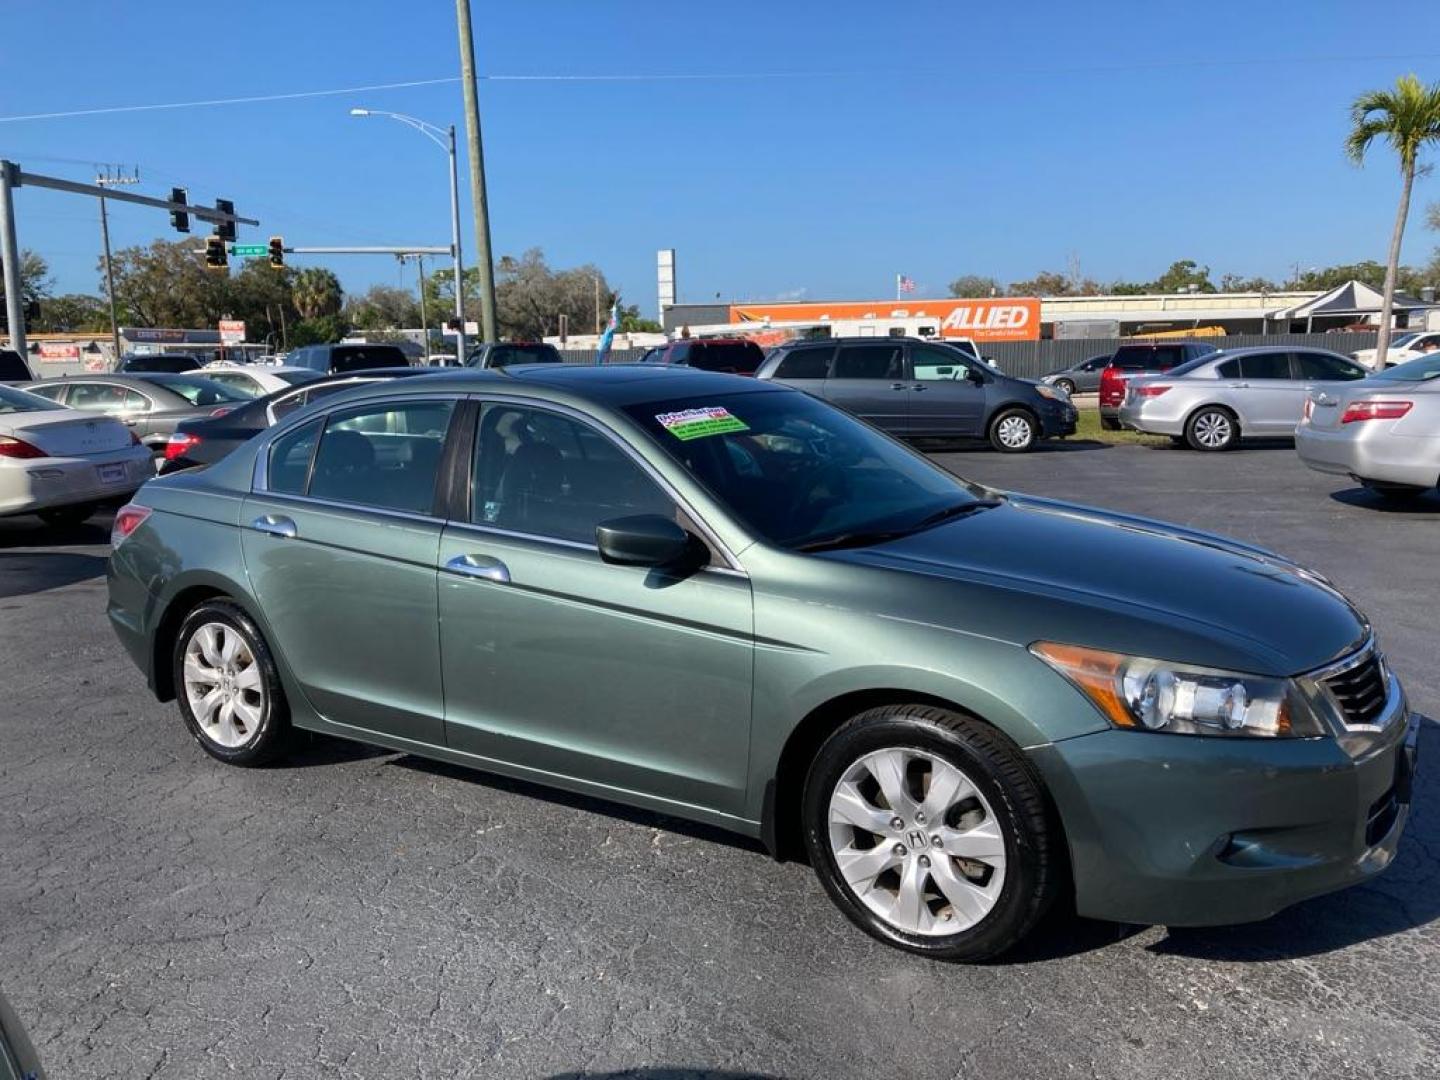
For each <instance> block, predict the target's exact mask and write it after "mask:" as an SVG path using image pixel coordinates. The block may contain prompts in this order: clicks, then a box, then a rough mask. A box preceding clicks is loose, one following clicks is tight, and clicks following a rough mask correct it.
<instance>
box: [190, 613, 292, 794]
mask: <svg viewBox="0 0 1440 1080" xmlns="http://www.w3.org/2000/svg"><path fill="white" fill-rule="evenodd" d="M174 664H175V686H176V689H177V691H178V693H177V695H176V697H177V698H178V700H179V705H180V715H181V716H182V717H184V719H185V725H186V727H188V728H189V729H190V733H191V734H192V735H194V736H195V740H196V742H198V743H199V744H200V745H201V746H202V747H203V748H204V749H205V752H206V753H208V754H209V755H210V756H211V757H214V758H218V759H219V760H220V761H223V762H225V763H226V764H229V765H262V764H264V763H265V762H267V761H270V760H271V759H273V758H274V757H275V756H276V755H277V754H279V753H280V752H281V751H282V750H283V749H284V747H285V743H286V741H287V738H288V736H289V734H290V710H289V707H288V706H287V704H286V702H285V692H284V690H283V689H282V688H281V686H280V676H279V673H278V672H277V671H276V669H275V662H274V660H272V659H271V657H270V650H269V649H268V648H266V646H265V639H264V638H262V637H261V636H260V631H259V629H258V628H257V627H256V626H255V624H254V623H253V622H252V621H251V620H250V617H249V616H248V615H246V614H245V612H244V611H242V610H241V609H240V608H239V607H238V606H236V605H235V604H232V603H229V602H228V601H223V600H212V601H207V602H206V603H203V604H201V605H200V606H199V607H197V608H196V609H195V610H194V611H192V612H190V614H189V615H187V616H186V617H185V621H184V623H183V624H181V627H180V633H179V635H178V636H177V637H176V639H175V656H174Z"/></svg>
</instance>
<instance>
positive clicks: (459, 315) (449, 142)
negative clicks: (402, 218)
mask: <svg viewBox="0 0 1440 1080" xmlns="http://www.w3.org/2000/svg"><path fill="white" fill-rule="evenodd" d="M350 115H351V116H388V117H389V118H390V119H391V120H399V121H400V123H402V124H407V125H408V126H410V127H412V128H414V129H415V130H416V131H418V132H420V134H422V135H424V136H425V137H426V138H427V139H429V140H430V141H431V142H433V143H434V144H435V145H436V146H438V147H440V149H442V150H444V151H445V152H446V153H447V154H449V155H450V257H451V258H452V259H453V260H454V267H455V318H456V321H457V322H458V323H459V326H458V328H457V329H456V331H455V360H456V363H458V364H461V365H463V364H464V363H465V269H464V267H463V265H462V264H461V259H460V176H459V166H458V165H457V164H456V158H455V125H454V124H451V125H450V127H449V128H448V129H446V130H442V129H441V128H439V127H436V126H435V125H434V124H430V123H426V122H425V121H424V120H418V119H416V118H415V117H413V116H406V115H405V114H404V113H397V112H386V111H385V110H383V109H360V108H355V109H351V110H350ZM442 136H443V137H442ZM422 288H423V285H422ZM420 302H421V303H422V304H423V303H424V302H425V298H424V296H423V295H422V296H421V298H420ZM426 347H427V349H428V347H429V343H428V342H427V343H426Z"/></svg>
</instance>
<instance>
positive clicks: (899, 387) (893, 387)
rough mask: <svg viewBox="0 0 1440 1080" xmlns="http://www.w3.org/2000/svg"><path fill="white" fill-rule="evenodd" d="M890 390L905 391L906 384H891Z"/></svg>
mask: <svg viewBox="0 0 1440 1080" xmlns="http://www.w3.org/2000/svg"><path fill="white" fill-rule="evenodd" d="M890 389H891V390H904V389H905V384H904V383H898V382H892V383H891V384H890Z"/></svg>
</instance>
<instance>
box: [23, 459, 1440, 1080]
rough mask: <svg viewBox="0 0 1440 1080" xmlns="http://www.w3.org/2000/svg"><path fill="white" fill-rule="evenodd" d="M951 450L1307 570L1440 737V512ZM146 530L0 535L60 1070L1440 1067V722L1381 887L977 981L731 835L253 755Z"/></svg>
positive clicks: (396, 768)
mask: <svg viewBox="0 0 1440 1080" xmlns="http://www.w3.org/2000/svg"><path fill="white" fill-rule="evenodd" d="M939 459H940V460H941V461H943V462H944V463H945V464H946V465H947V466H948V467H950V468H953V469H955V470H956V471H957V472H960V473H962V474H965V475H969V476H972V477H974V478H975V479H978V480H982V481H985V482H987V483H993V484H995V485H997V486H1000V487H1014V488H1016V489H1018V490H1023V491H1030V492H1035V493H1039V494H1047V495H1057V496H1060V497H1065V498H1071V499H1074V500H1076V501H1080V502H1090V503H1095V504H1098V505H1103V506H1111V507H1116V508H1119V509H1124V510H1129V511H1135V512H1140V513H1146V514H1152V515H1155V516H1158V517H1162V518H1168V519H1171V520H1176V521H1181V522H1185V523H1187V524H1193V525H1198V526H1201V527H1204V528H1209V529H1214V530H1216V531H1220V532H1225V533H1229V534H1231V535H1234V536H1237V537H1240V538H1242V539H1245V540H1250V541H1255V542H1259V543H1262V544H1265V545H1267V546H1270V547H1273V548H1275V549H1277V550H1279V551H1281V552H1284V553H1286V554H1289V555H1292V556H1295V557H1298V558H1299V559H1301V561H1303V562H1305V563H1307V564H1309V565H1311V566H1314V567H1315V568H1316V569H1319V570H1321V571H1322V572H1324V573H1326V574H1327V575H1329V576H1330V577H1331V578H1332V579H1333V580H1334V581H1335V582H1336V583H1337V584H1338V585H1339V586H1340V587H1341V588H1342V589H1344V590H1345V591H1346V592H1348V593H1349V594H1350V595H1351V596H1352V597H1353V598H1354V599H1355V600H1357V601H1358V602H1359V603H1360V605H1361V606H1362V607H1363V608H1364V609H1365V610H1366V611H1367V612H1368V613H1369V614H1370V615H1371V617H1372V619H1373V620H1374V622H1375V624H1376V628H1377V630H1378V633H1379V636H1380V640H1381V644H1382V647H1384V648H1385V649H1386V650H1387V652H1388V654H1389V657H1390V660H1391V663H1392V665H1393V667H1394V668H1395V670H1396V671H1397V672H1398V673H1399V674H1400V675H1401V677H1402V678H1403V679H1404V680H1405V683H1406V686H1407V688H1408V690H1409V692H1410V696H1411V701H1412V704H1413V705H1414V706H1415V707H1416V708H1418V709H1421V710H1422V711H1425V712H1427V713H1429V714H1431V715H1440V671H1437V669H1436V667H1435V657H1436V648H1435V618H1434V602H1435V600H1436V598H1437V596H1440V564H1437V562H1436V560H1435V552H1436V551H1437V541H1440V497H1437V496H1431V497H1430V498H1429V499H1428V500H1426V501H1425V502H1424V503H1422V504H1421V505H1420V507H1419V508H1418V509H1415V510H1412V511H1409V512H1395V511H1388V510H1384V509H1381V508H1380V507H1379V504H1378V503H1376V502H1374V501H1373V500H1371V499H1370V497H1369V496H1366V495H1363V494H1361V493H1358V492H1356V491H1353V490H1350V485H1349V484H1348V483H1347V482H1345V481H1343V480H1337V479H1334V478H1329V477H1322V476H1319V475H1317V474H1314V473H1310V472H1308V471H1307V470H1305V469H1304V468H1303V467H1302V466H1300V464H1299V463H1298V461H1297V460H1296V459H1295V456H1294V453H1293V451H1292V450H1290V449H1288V448H1284V447H1281V448H1262V449H1249V450H1245V451H1241V452H1237V453H1232V454H1226V455H1200V454H1194V453H1186V452H1181V451H1173V450H1170V449H1152V448H1145V447H1133V446H1132V447H1117V448H1113V449H1100V448H1089V449H1087V448H1085V446H1084V444H1081V445H1080V446H1079V447H1078V448H1072V447H1065V448H1060V449H1053V450H1047V451H1043V452H1038V453H1035V454H1032V455H1029V456H1024V457H1005V456H1001V455H997V454H993V453H990V452H986V451H976V452H968V451H967V452H956V453H944V454H941V455H939ZM1337 493H1338V495H1337ZM108 526H109V521H108V518H103V517H102V518H97V519H96V521H95V523H94V524H92V525H91V526H89V527H86V528H83V529H79V530H73V531H71V532H69V533H66V534H54V533H50V532H48V531H46V530H43V529H42V528H41V527H40V526H39V525H38V523H35V522H33V521H32V520H31V519H13V520H6V521H0V990H3V992H4V993H5V995H6V996H7V997H8V998H9V999H10V1001H11V1004H12V1005H14V1007H15V1008H16V1010H17V1011H18V1012H19V1014H20V1016H21V1018H22V1019H23V1020H24V1022H25V1024H26V1025H27V1027H28V1029H29V1031H30V1033H31V1035H32V1037H33V1039H34V1042H35V1043H36V1046H37V1048H38V1049H39V1051H40V1054H41V1056H42V1060H43V1061H44V1063H45V1065H46V1068H47V1069H48V1071H49V1072H50V1075H51V1076H52V1077H55V1078H57V1080H58V1078H62V1077H64V1078H69V1077H76V1078H85V1077H107V1078H111V1077H114V1078H132V1077H134V1078H139V1077H155V1078H165V1080H168V1078H192V1077H209V1076H222V1075H235V1076H244V1077H261V1078H277V1080H278V1078H282V1077H283V1078H286V1080H299V1078H304V1077H334V1078H350V1077H357V1078H358V1077H378V1076H406V1077H410V1076H414V1077H458V1076H487V1077H559V1076H564V1077H577V1078H578V1077H582V1076H583V1077H590V1078H596V1077H601V1076H606V1077H608V1076H616V1077H618V1076H627V1077H635V1078H648V1080H660V1078H662V1077H665V1078H679V1077H693V1078H699V1077H713V1076H727V1077H732V1078H736V1080H739V1078H742V1077H752V1076H753V1077H794V1078H801V1077H815V1078H821V1077H826V1078H829V1077H849V1076H897V1077H912V1078H917V1080H949V1078H953V1080H961V1078H966V1077H977V1078H978V1077H984V1078H987V1080H1004V1078H1011V1077H1015V1078H1024V1080H1045V1078H1050V1077H1102V1078H1111V1077H1114V1078H1121V1077H1124V1078H1141V1080H1149V1078H1154V1080H1174V1078H1190V1077H1197V1078H1198V1077H1251V1076H1262V1075H1263V1076H1266V1077H1271V1078H1276V1080H1284V1078H1292V1077H1308V1076H1324V1077H1326V1078H1327V1080H1349V1078H1355V1080H1361V1078H1370V1077H1375V1076H1385V1077H1387V1078H1390V1080H1402V1078H1414V1080H1420V1078H1425V1077H1434V1076H1435V1075H1437V1073H1440V993H1437V992H1436V990H1435V986H1436V984H1437V979H1440V929H1437V925H1440V924H1437V922H1436V919H1437V917H1440V865H1437V861H1436V859H1437V855H1440V819H1437V812H1436V795H1437V791H1436V788H1437V783H1436V779H1435V777H1436V775H1437V768H1440V766H1437V764H1436V763H1437V761H1440V733H1437V730H1436V728H1435V727H1434V726H1433V725H1431V726H1427V728H1426V729H1425V730H1424V731H1423V732H1422V736H1421V756H1420V770H1419V775H1418V777H1417V783H1416V808H1415V812H1414V814H1413V816H1412V818H1411V823H1410V826H1409V830H1408V832H1407V834H1406V837H1405V840H1404V842H1403V843H1402V846H1401V849H1400V854H1399V857H1398V859H1397V861H1396V863H1395V864H1394V865H1393V866H1392V867H1391V868H1390V870H1389V871H1388V872H1387V873H1386V874H1384V875H1383V876H1382V877H1380V878H1379V879H1378V880H1376V881H1375V882H1373V883H1371V884H1369V885H1366V886H1364V887H1360V888H1356V889H1352V890H1350V891H1348V892H1345V893H1341V894H1338V895H1335V896H1330V897H1325V898H1322V899H1319V900H1314V901H1311V902H1308V903H1305V904H1303V905H1300V906H1298V907H1296V908H1293V909H1291V910H1290V911H1288V912H1285V913H1282V914H1281V915H1279V916H1277V917H1276V918H1274V919H1271V920H1269V921H1268V922H1265V923H1261V924H1257V925H1253V926H1246V927H1236V928H1227V929H1218V930H1189V931H1176V932H1173V933H1171V932H1167V931H1166V930H1165V929H1164V928H1140V927H1130V926H1119V925H1114V924H1106V923H1095V922H1082V921H1077V920H1075V919H1073V918H1067V917H1056V918H1052V919H1051V920H1049V922H1048V923H1047V924H1046V925H1045V926H1044V927H1043V928H1042V930H1041V932H1040V934H1039V935H1038V936H1037V938H1036V939H1035V940H1034V941H1032V942H1031V943H1029V944H1028V945H1027V946H1025V947H1024V948H1023V949H1022V950H1021V951H1020V952H1018V953H1016V954H1014V955H1012V956H1011V957H1008V958H1006V959H1004V960H1002V961H1001V962H997V963H993V964H989V965H985V966H978V967H969V968H967V967H956V966H946V965H941V964H934V963H929V962H926V961H923V960H920V959H918V958H914V957H910V956H907V955H904V954H901V953H898V952H895V951H892V950H890V949H887V948H885V947H884V946H881V945H879V944H878V943H876V942H873V941H871V940H870V939H869V938H867V937H865V936H864V935H862V934H861V933H860V932H859V931H857V930H854V929H852V928H851V927H850V926H849V924H848V923H846V922H845V921H844V919H843V918H842V917H841V916H840V914H839V913H838V912H837V911H836V910H834V909H833V908H832V907H831V905H830V904H829V903H828V902H827V900H826V899H825V897H824V895H823V893H822V891H821V889H820V887H819V885H818V883H817V882H816V881H815V880H814V879H813V877H812V875H811V874H810V872H809V870H808V869H807V868H806V867H804V866H801V865H796V864H787V865H777V864H775V863H774V862H772V861H771V860H770V859H769V858H768V857H766V856H765V855H764V854H763V853H761V852H760V850H759V849H758V848H757V847H755V846H753V845H751V844H749V843H748V842H746V841H742V840H739V839H735V838H730V837H727V836H725V835H724V834H721V833H719V832H716V831H713V830H710V829H708V828H704V827H700V826H692V825H688V824H685V823H682V822H678V821H674V820H671V819H667V818H661V817H657V816H655V815H652V814H647V813H644V812H640V811H632V810H628V809H625V808H621V807H616V806H613V805H611V804H606V803H601V802H598V801H594V800H590V799H584V798H579V797H575V796H570V795H564V794H555V793H549V792H545V791H543V790H542V789H539V788H534V787H531V786H528V785H525V784H521V783H516V782H511V781H506V780H499V779H496V778H493V777H487V776H485V775H482V774H479V773H469V772H465V771H463V770H460V769H458V768H452V767H450V766H445V765H437V764H433V763H428V762H425V761H422V760H419V759H416V758H413V757H408V756H405V755H399V754H393V753H389V752H379V751H373V750H369V749H366V748H364V747H360V746H356V745H352V744H346V743H341V742H337V741H331V740H314V741H311V742H309V743H308V744H307V745H306V746H305V747H304V748H303V750H302V752H301V753H300V754H298V755H297V756H296V757H295V758H294V759H292V760H290V761H288V762H286V763H284V764H283V765H281V766H278V767H273V768H268V769H263V770H240V769H227V768H225V767H223V766H221V765H219V764H218V763H216V762H214V761H212V760H211V759H209V758H208V757H206V756H205V755H204V754H203V753H202V752H201V751H200V749H199V748H198V747H197V746H196V745H194V743H193V742H192V741H191V739H190V737H189V736H188V735H187V734H186V733H185V730H184V728H183V727H182V725H181V723H180V720H179V718H178V716H177V715H176V713H175V711H174V708H173V706H171V705H163V706H162V705H159V704H157V703H155V702H154V701H153V700H152V699H151V698H150V697H149V695H148V693H147V692H146V690H145V688H144V685H143V683H142V680H141V678H140V676H139V674H138V673H137V672H136V671H135V669H134V668H133V667H132V666H131V664H130V663H129V661H128V660H127V659H126V658H125V657H124V656H123V655H122V653H121V650H120V647H119V645H118V644H117V643H116V642H115V640H114V638H113V637H112V636H111V633H110V630H109V628H108V627H107V626H106V624H105V619H104V581H103V567H104V556H105V553H106V547H105V539H106V532H107V530H108ZM1064 557H1065V556H1064V554H1063V553H1057V554H1056V558H1057V559H1062V558H1064Z"/></svg>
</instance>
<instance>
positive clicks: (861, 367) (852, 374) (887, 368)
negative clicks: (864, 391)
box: [834, 345, 904, 379]
mask: <svg viewBox="0 0 1440 1080" xmlns="http://www.w3.org/2000/svg"><path fill="white" fill-rule="evenodd" d="M902 353H903V348H902V346H900V345H849V346H846V347H845V348H842V349H841V350H840V355H839V357H837V358H836V360H835V375H834V378H837V379H898V378H901V377H902V375H903V374H904V368H903V367H902V365H901V356H902Z"/></svg>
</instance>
